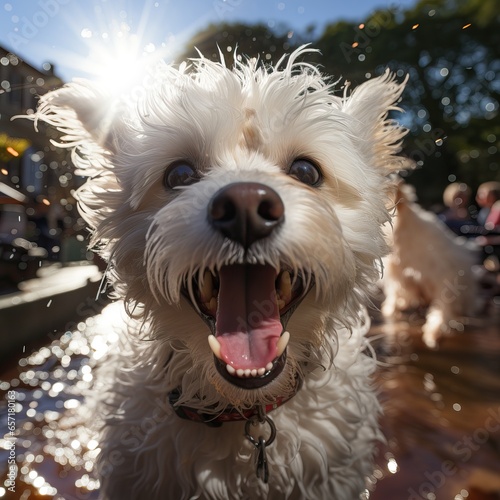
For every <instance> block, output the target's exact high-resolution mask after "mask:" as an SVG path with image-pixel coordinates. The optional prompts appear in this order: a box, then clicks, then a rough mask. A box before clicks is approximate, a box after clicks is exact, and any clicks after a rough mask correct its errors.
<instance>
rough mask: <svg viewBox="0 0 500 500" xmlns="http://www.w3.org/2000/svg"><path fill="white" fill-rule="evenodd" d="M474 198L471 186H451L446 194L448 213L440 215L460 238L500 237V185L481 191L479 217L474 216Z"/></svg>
mask: <svg viewBox="0 0 500 500" xmlns="http://www.w3.org/2000/svg"><path fill="white" fill-rule="evenodd" d="M471 197H472V190H471V189H470V187H469V186H467V184H464V183H463V182H453V183H451V184H449V185H448V186H447V187H446V189H445V190H444V193H443V203H444V205H445V207H446V209H445V210H444V211H443V212H442V213H441V214H440V218H441V220H442V221H443V222H444V223H445V224H446V225H447V226H448V227H449V228H450V229H451V230H452V231H453V232H454V233H456V234H457V235H459V236H476V235H483V236H484V235H486V234H488V233H490V232H498V233H499V234H500V231H499V230H500V182H497V181H489V182H485V183H483V184H481V185H480V186H479V187H478V189H477V192H476V198H475V201H476V203H477V206H478V208H479V210H478V211H477V213H476V214H472V213H471Z"/></svg>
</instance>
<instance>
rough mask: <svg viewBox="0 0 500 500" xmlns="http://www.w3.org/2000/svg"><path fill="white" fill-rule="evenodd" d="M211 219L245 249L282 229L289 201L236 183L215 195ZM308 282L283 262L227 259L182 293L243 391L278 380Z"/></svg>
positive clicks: (222, 367) (223, 367)
mask: <svg viewBox="0 0 500 500" xmlns="http://www.w3.org/2000/svg"><path fill="white" fill-rule="evenodd" d="M207 217H208V221H209V223H210V225H211V226H212V227H213V229H215V230H216V231H217V232H219V233H221V234H222V235H223V236H224V237H225V238H227V239H229V240H231V241H232V242H235V243H238V244H239V245H241V246H242V247H243V248H244V249H245V250H248V249H249V248H250V247H251V246H252V245H253V244H254V243H255V242H257V241H259V240H261V239H263V238H268V237H271V236H272V235H273V234H274V233H275V232H276V231H278V230H279V228H280V226H281V225H282V224H283V222H284V220H285V207H284V204H283V201H282V200H281V198H280V196H279V195H278V193H277V192H276V191H274V190H273V189H272V188H270V187H269V186H266V185H264V184H260V183H256V182H238V183H233V184H229V185H227V186H225V187H224V188H222V189H220V190H219V191H218V192H217V193H215V195H214V196H213V198H212V200H211V202H210V203H209V206H208V212H207ZM311 287H312V280H308V283H307V286H306V285H305V284H304V280H303V279H302V276H301V275H300V273H295V274H294V273H293V271H292V269H291V267H290V266H287V265H286V264H284V263H283V265H281V266H280V269H279V270H277V269H275V268H274V267H273V266H271V265H269V264H241V263H238V264H231V265H223V266H222V267H221V268H220V269H219V270H218V271H210V270H205V271H204V273H203V275H202V276H201V277H200V278H199V279H198V278H194V279H193V283H191V290H192V291H193V293H191V294H188V293H186V294H185V295H186V296H187V297H188V298H189V299H190V300H191V301H192V302H193V306H194V308H195V309H196V310H197V312H198V313H199V314H200V316H201V317H202V318H203V319H204V320H205V322H206V323H207V324H208V325H209V326H210V329H211V332H212V334H211V335H210V336H209V338H208V340H209V345H210V348H211V349H212V351H213V353H214V356H215V364H216V367H217V370H218V371H219V373H220V374H221V376H223V377H224V378H225V379H226V380H228V381H229V382H231V383H232V384H234V385H237V386H239V387H242V388H245V389H255V388H259V387H263V386H264V385H266V384H268V383H269V382H271V381H272V380H274V379H275V378H276V377H277V376H278V375H279V374H280V373H281V372H282V370H283V368H284V367H285V365H286V351H287V345H288V342H289V339H290V334H289V333H288V332H287V331H286V330H285V327H286V324H287V322H288V319H289V317H290V316H291V314H292V312H293V311H294V310H295V308H296V307H297V306H298V305H299V303H300V301H301V300H302V299H303V298H304V296H305V295H306V293H307V292H308V291H309V290H310V288H311ZM306 288H307V289H306Z"/></svg>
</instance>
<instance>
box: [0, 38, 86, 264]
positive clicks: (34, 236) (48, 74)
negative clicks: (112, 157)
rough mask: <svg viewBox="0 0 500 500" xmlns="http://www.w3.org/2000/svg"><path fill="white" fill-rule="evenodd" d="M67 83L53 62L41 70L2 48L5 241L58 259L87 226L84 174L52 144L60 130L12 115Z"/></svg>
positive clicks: (0, 171) (0, 191)
mask: <svg viewBox="0 0 500 500" xmlns="http://www.w3.org/2000/svg"><path fill="white" fill-rule="evenodd" d="M62 84H63V82H62V80H61V79H60V78H58V77H57V76H56V74H55V72H54V68H53V66H52V65H51V64H49V63H45V64H44V65H43V68H42V69H37V68H34V67H33V66H31V65H30V64H28V63H27V62H26V61H23V60H22V59H21V58H20V57H18V56H17V55H15V54H13V53H12V52H9V51H8V50H6V49H5V48H2V47H0V244H2V245H3V248H4V250H5V248H6V247H7V246H8V245H14V246H15V245H17V244H19V242H20V241H21V240H22V243H23V244H24V246H25V247H26V246H28V247H30V246H31V247H38V248H39V249H40V248H44V249H45V250H46V253H47V257H48V258H53V259H56V260H58V259H60V258H61V255H62V248H61V247H62V244H61V243H62V239H63V238H64V237H66V236H74V235H75V234H76V232H78V231H81V229H82V228H83V221H82V220H81V219H80V218H79V216H78V213H77V210H76V202H75V200H74V198H73V196H72V194H71V193H72V192H73V190H74V189H75V188H77V187H78V186H79V185H81V183H82V182H83V179H82V178H79V177H76V176H75V175H74V173H73V167H72V165H71V161H70V158H69V153H68V152H67V151H64V150H61V149H59V148H56V147H55V146H54V145H53V144H52V143H51V140H54V139H57V138H58V132H57V131H56V130H54V129H53V128H52V127H50V126H47V125H46V124H43V123H40V124H39V127H38V132H37V131H35V129H34V127H33V122H32V121H30V120H26V119H14V120H12V118H13V117H15V116H16V115H26V114H31V113H33V112H34V111H35V109H36V106H37V101H38V98H39V96H41V95H43V94H45V93H46V92H48V91H50V90H52V89H54V88H57V87H60V86H61V85H62ZM16 242H17V243H16ZM26 242H28V243H26ZM3 253H4V254H5V251H4V252H3ZM0 257H1V256H0ZM4 259H5V256H4Z"/></svg>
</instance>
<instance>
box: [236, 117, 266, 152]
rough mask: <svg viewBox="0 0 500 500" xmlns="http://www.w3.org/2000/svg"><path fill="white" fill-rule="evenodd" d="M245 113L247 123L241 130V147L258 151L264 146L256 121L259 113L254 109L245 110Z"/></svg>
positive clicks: (245, 122)
mask: <svg viewBox="0 0 500 500" xmlns="http://www.w3.org/2000/svg"><path fill="white" fill-rule="evenodd" d="M243 113H244V116H245V121H244V123H243V127H242V129H241V141H240V145H241V146H242V147H246V148H247V149H253V150H257V149H259V147H260V145H261V144H262V135H261V133H260V128H259V126H258V123H257V120H256V115H257V112H256V111H255V109H253V108H245V109H244V110H243Z"/></svg>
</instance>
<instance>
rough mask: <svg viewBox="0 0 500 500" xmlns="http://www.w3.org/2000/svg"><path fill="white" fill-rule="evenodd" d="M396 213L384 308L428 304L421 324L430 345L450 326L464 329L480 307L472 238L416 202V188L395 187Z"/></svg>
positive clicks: (390, 311)
mask: <svg viewBox="0 0 500 500" xmlns="http://www.w3.org/2000/svg"><path fill="white" fill-rule="evenodd" d="M395 201H396V217H395V218H394V223H393V226H392V227H390V228H389V227H388V228H387V229H388V239H389V241H390V242H391V243H390V246H391V249H392V251H391V253H390V255H389V256H388V257H386V258H385V259H384V267H385V271H384V278H383V280H382V283H383V289H384V294H385V300H384V302H383V304H382V314H383V315H384V316H385V317H387V318H394V317H396V318H397V317H398V316H399V315H400V313H401V312H403V311H405V310H409V309H415V308H419V307H425V308H427V313H426V319H425V324H424V325H423V327H422V334H423V337H422V338H423V340H424V342H425V344H426V345H427V346H428V347H431V348H434V347H437V344H438V340H439V338H440V337H441V336H442V335H443V334H446V333H450V332H451V331H452V330H457V329H458V330H463V328H464V325H463V322H464V318H465V317H467V316H472V315H474V314H475V313H476V312H477V309H478V300H477V297H478V284H477V280H476V277H475V276H474V273H473V266H474V265H475V264H476V263H477V260H478V257H477V255H476V254H475V252H474V250H475V249H474V247H473V245H472V244H470V243H469V244H467V243H466V242H465V240H464V239H463V238H457V237H456V236H455V235H454V234H453V233H452V232H451V231H450V230H449V229H448V228H447V227H446V225H445V224H444V223H443V222H442V221H440V220H439V218H438V217H437V216H436V215H434V214H433V213H431V212H428V211H426V210H424V209H423V208H422V207H420V206H419V205H418V204H417V203H416V202H415V195H414V193H413V191H412V188H411V187H410V186H407V185H400V186H399V188H397V189H396V195H395Z"/></svg>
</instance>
